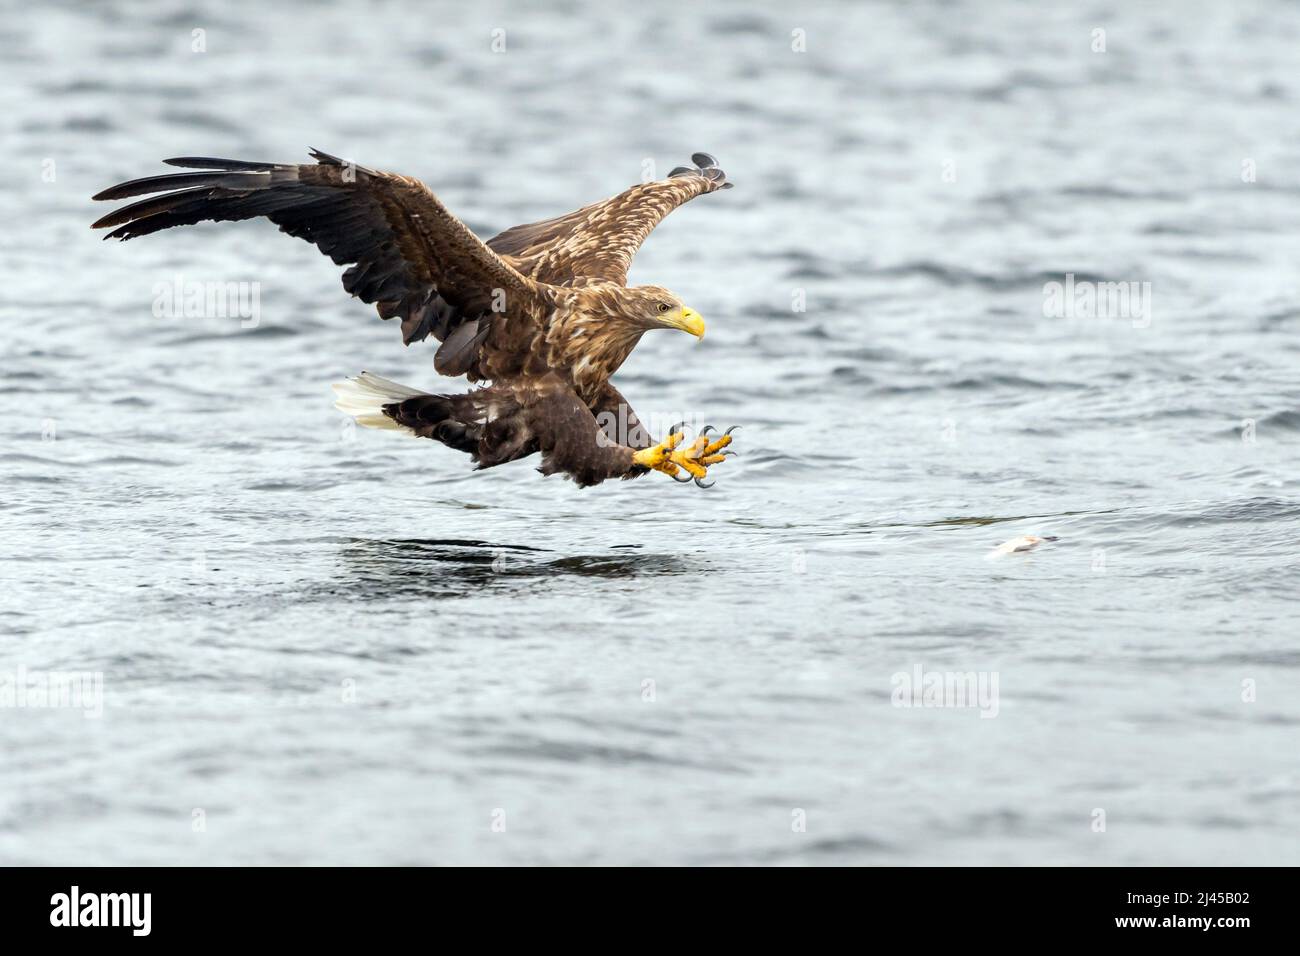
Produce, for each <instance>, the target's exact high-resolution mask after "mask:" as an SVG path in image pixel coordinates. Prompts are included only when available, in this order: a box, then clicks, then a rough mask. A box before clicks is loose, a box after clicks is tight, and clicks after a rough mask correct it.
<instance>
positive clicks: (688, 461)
mask: <svg viewBox="0 0 1300 956" xmlns="http://www.w3.org/2000/svg"><path fill="white" fill-rule="evenodd" d="M681 441H682V433H681V432H673V433H672V434H670V435H669V436H668V437H667V438H665V439H664V440H663V441H662V442H660V443H659V444H658V445H655V446H654V447H653V448H642V449H641V450H639V451H637V452H635V453H634V454H633V455H632V461H633V462H634V463H636V464H638V465H641V466H642V467H644V468H650V469H653V470H654V471H662V472H663V473H664V474H665V475H670V476H672V477H673V478H676V477H677V473H678V471H679V470H680V471H684V472H686V473H687V474H688V475H690V476H691V477H692V478H694V479H695V480H696V482H697V483H698V481H699V480H700V479H701V478H704V477H706V476H707V475H708V473H709V468H708V466H709V465H716V464H718V462H720V461H723V460H724V459H725V458H726V457H727V456H726V455H720V454H718V452H720V451H721V450H722V449H724V448H726V447H727V446H728V445H730V444H731V436H730V435H723V436H722V437H720V438H719V439H718V440H717V441H715V442H712V443H710V442H709V439H708V438H707V437H706V436H704V435H701V436H700V437H699V438H697V439H695V441H693V442H691V443H690V445H688V446H687V447H685V448H683V449H681V450H678V448H677V446H678V445H679V444H681ZM680 480H683V481H685V480H686V479H680ZM706 487H707V486H706Z"/></svg>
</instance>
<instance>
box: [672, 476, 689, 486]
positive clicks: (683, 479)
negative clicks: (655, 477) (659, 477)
mask: <svg viewBox="0 0 1300 956" xmlns="http://www.w3.org/2000/svg"><path fill="white" fill-rule="evenodd" d="M668 477H669V478H671V479H672V480H673V481H675V482H677V483H678V484H679V485H684V484H686V483H687V482H688V481H690V480H691V476H690V475H687V476H686V477H685V478H678V477H677V476H676V475H669V476H668Z"/></svg>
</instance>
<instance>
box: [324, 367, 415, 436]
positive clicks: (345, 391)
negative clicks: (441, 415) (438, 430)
mask: <svg viewBox="0 0 1300 956" xmlns="http://www.w3.org/2000/svg"><path fill="white" fill-rule="evenodd" d="M331 387H332V388H333V389H334V394H335V395H337V396H338V397H337V398H336V399H335V401H334V407H335V408H337V409H338V410H339V411H341V412H343V414H345V415H351V416H352V417H353V418H354V419H355V420H356V423H357V424H358V425H365V426H366V427H367V428H388V429H391V430H393V431H399V432H406V433H407V434H408V435H414V434H415V432H413V431H411V429H409V428H407V427H406V426H405V425H399V424H397V422H395V421H393V420H392V419H391V418H389V417H388V416H387V415H385V414H384V406H385V405H391V404H393V403H394V402H403V401H406V399H408V398H415V397H416V396H417V395H424V394H426V393H425V392H421V391H419V390H418V389H414V388H408V387H407V386H405V385H399V384H397V383H396V382H390V381H389V380H388V379H386V378H380V377H379V376H378V375H371V374H370V373H369V372H362V373H361V374H360V375H358V376H357V377H356V378H350V379H348V380H347V381H344V382H335V383H334V384H333V386H331Z"/></svg>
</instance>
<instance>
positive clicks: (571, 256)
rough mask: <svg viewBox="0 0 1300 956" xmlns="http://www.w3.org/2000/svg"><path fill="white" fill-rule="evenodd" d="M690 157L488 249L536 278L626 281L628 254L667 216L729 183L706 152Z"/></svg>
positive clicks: (506, 235) (507, 235) (518, 229)
mask: <svg viewBox="0 0 1300 956" xmlns="http://www.w3.org/2000/svg"><path fill="white" fill-rule="evenodd" d="M691 160H692V162H694V163H695V166H694V167H693V168H692V167H687V166H678V167H677V168H676V169H674V170H673V171H672V172H671V173H669V174H668V178H667V179H658V180H655V181H654V182H649V183H641V184H640V185H638V186H633V187H632V188H631V189H628V190H625V191H624V192H621V193H619V194H618V195H617V196H614V197H612V198H610V199H606V200H605V201H603V202H598V203H594V204H592V205H590V206H584V207H583V208H582V209H578V210H576V211H575V212H571V213H569V214H568V215H565V216H558V217H556V218H555V219H546V220H544V221H542V222H533V223H528V224H527V225H523V226H515V227H514V228H513V229H507V230H506V231H505V232H503V233H501V234H500V235H499V236H494V237H493V238H491V239H489V240H488V248H490V249H492V251H494V252H496V253H499V254H500V255H502V256H505V257H506V258H507V259H508V261H509V262H510V264H511V265H513V266H514V267H515V268H516V269H518V270H519V271H520V272H521V273H523V274H524V275H526V276H529V277H530V278H533V279H536V280H537V281H538V282H546V283H550V284H552V285H566V284H572V283H573V281H574V280H575V279H605V280H608V281H610V282H617V283H619V284H620V285H626V284H627V271H628V269H629V268H631V266H632V257H633V256H634V255H636V251H637V249H639V248H641V243H642V242H644V241H645V238H646V236H648V235H650V232H651V230H653V229H654V227H655V226H657V225H659V223H660V222H662V221H663V218H664V217H665V216H667V215H668V214H669V213H670V212H672V211H673V210H674V209H676V208H677V207H678V206H680V205H681V204H682V203H684V202H688V201H690V200H692V199H694V198H695V197H696V196H702V195H703V194H704V193H711V192H713V191H714V190H715V189H728V188H730V186H731V185H732V184H731V183H729V182H727V174H726V173H724V172H723V171H722V170H721V169H720V168H718V161H717V160H716V159H714V158H713V157H712V156H710V155H709V154H708V153H695V154H694V155H693V156H692V157H691Z"/></svg>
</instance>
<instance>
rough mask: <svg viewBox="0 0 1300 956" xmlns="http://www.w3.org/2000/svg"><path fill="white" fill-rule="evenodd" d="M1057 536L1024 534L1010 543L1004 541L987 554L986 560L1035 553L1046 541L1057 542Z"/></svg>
mask: <svg viewBox="0 0 1300 956" xmlns="http://www.w3.org/2000/svg"><path fill="white" fill-rule="evenodd" d="M1055 540H1056V535H1044V536H1043V537H1041V538H1040V537H1038V535H1033V534H1022V535H1021V536H1020V537H1018V538H1012V539H1011V540H1010V541H1003V542H1002V543H1001V544H1000V545H998V546H997V547H996V548H994V549H993V550H992V551H990V552H989V553H988V554H986V555H985V556H984V557H985V559H986V560H989V561H992V560H993V559H994V558H1000V557H1002V556H1004V555H1008V554H1019V553H1020V552H1021V551H1033V550H1034V548H1036V547H1038V546H1039V545H1040V544H1042V543H1043V542H1044V541H1055Z"/></svg>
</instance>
